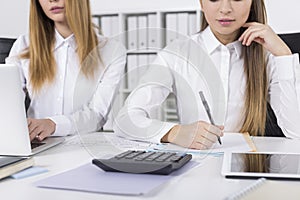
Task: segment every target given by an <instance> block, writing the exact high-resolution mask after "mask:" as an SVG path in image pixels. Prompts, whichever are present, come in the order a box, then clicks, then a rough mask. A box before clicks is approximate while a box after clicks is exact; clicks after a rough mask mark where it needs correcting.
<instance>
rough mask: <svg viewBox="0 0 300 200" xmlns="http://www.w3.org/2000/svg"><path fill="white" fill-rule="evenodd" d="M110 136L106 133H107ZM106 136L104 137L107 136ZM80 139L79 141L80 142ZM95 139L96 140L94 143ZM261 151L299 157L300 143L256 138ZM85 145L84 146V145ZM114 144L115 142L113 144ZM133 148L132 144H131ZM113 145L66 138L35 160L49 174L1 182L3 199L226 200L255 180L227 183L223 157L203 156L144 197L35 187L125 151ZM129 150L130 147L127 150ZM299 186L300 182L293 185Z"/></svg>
mask: <svg viewBox="0 0 300 200" xmlns="http://www.w3.org/2000/svg"><path fill="white" fill-rule="evenodd" d="M106 134H107V133H106ZM104 135H105V134H104ZM79 138H80V140H79ZM95 138H96V139H95ZM253 140H254V143H255V144H256V146H257V150H258V151H265V152H266V151H267V152H268V151H273V152H282V151H286V152H297V153H300V148H299V146H300V140H290V139H286V138H260V137H255V138H253ZM82 142H83V144H82ZM113 143H114V142H113ZM130 145H132V144H130ZM121 147H122V149H121V148H120V145H112V144H111V142H108V141H107V137H104V136H103V134H102V133H92V134H88V135H86V136H84V137H79V136H73V137H69V138H67V140H66V142H65V143H64V144H61V145H59V146H56V147H54V148H52V149H49V150H47V151H45V152H42V153H40V154H38V155H36V156H34V159H35V163H36V164H35V165H36V166H40V167H44V168H47V169H48V170H49V172H47V173H44V174H40V175H36V176H32V177H28V178H24V179H20V180H14V179H11V178H7V179H4V180H1V181H0V194H1V199H11V200H13V199H30V200H35V199H43V200H48V199H49V200H53V199H72V200H76V199H97V200H98V199H160V200H162V199H200V198H201V199H208V200H210V199H213V200H215V199H223V198H224V197H226V196H228V195H230V194H232V193H234V192H236V191H239V190H240V189H242V188H245V187H246V186H248V185H249V184H251V183H252V182H254V181H255V180H243V179H225V178H224V177H223V176H222V175H221V166H222V157H223V156H216V155H215V156H214V155H205V156H204V155H201V156H199V157H196V158H195V159H196V160H197V161H200V162H201V164H200V165H199V166H198V167H196V168H194V169H192V170H190V171H189V172H187V173H186V174H184V175H182V176H180V177H176V178H174V179H172V181H169V182H168V183H166V184H164V185H163V186H162V187H160V188H158V189H156V190H155V191H152V192H150V193H149V194H147V195H144V196H138V197H132V196H119V195H108V194H98V193H97V194H96V193H87V192H77V191H67V190H55V189H44V188H37V187H35V186H33V183H34V182H35V181H38V180H41V179H43V178H46V177H49V176H51V175H54V174H57V173H61V172H63V171H67V170H69V169H72V168H76V167H78V166H80V165H83V164H86V163H88V162H91V160H92V158H93V156H95V155H96V154H98V155H107V154H114V153H118V152H120V151H123V150H124V148H126V146H124V145H123V146H122V145H121ZM127 147H128V146H127ZM294 184H299V186H300V182H294Z"/></svg>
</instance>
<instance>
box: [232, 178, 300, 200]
mask: <svg viewBox="0 0 300 200" xmlns="http://www.w3.org/2000/svg"><path fill="white" fill-rule="evenodd" d="M299 188H300V183H299V182H283V181H270V180H267V179H265V178H260V179H258V180H257V181H256V182H254V183H253V184H251V185H249V186H248V187H246V188H245V189H243V190H241V191H239V192H237V193H235V194H232V195H231V196H229V197H227V198H226V200H239V199H240V200H253V199H272V200H279V199H280V200H282V199H288V200H296V199H297V200H299V197H300V190H299Z"/></svg>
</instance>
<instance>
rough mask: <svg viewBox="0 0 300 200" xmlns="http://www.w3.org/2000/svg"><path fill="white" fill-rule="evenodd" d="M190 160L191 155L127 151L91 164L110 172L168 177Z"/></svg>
mask: <svg viewBox="0 0 300 200" xmlns="http://www.w3.org/2000/svg"><path fill="white" fill-rule="evenodd" d="M191 159H192V155H191V154H183V153H172V152H161V151H158V152H155V151H132V150H129V151H125V152H123V153H120V154H118V155H116V156H114V157H112V158H109V159H93V160H92V163H93V164H94V165H96V166H98V167H100V168H101V169H103V170H104V171H110V172H124V173H135V174H161V175H168V174H170V173H171V172H173V171H175V170H177V169H179V168H181V167H182V166H183V165H185V164H186V163H187V162H188V161H190V160H191Z"/></svg>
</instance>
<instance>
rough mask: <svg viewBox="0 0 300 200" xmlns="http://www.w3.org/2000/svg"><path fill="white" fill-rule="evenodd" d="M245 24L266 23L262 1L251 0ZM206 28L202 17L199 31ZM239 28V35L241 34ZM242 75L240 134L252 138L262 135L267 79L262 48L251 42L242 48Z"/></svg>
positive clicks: (265, 109)
mask: <svg viewBox="0 0 300 200" xmlns="http://www.w3.org/2000/svg"><path fill="white" fill-rule="evenodd" d="M247 22H259V23H262V24H265V23H266V9H265V4H264V0H253V1H252V5H251V10H250V14H249V17H248V20H247ZM207 26H208V23H207V21H206V19H205V17H204V16H203V17H202V24H201V31H203V30H204V29H205V28H206V27H207ZM243 30H244V29H243V28H241V30H240V33H242V32H243ZM242 52H243V54H242V56H243V59H244V73H245V76H246V79H247V82H246V92H245V94H246V95H245V99H244V110H243V116H245V119H244V121H243V125H242V128H241V130H240V132H249V133H250V134H251V135H253V136H257V135H264V132H265V124H266V117H267V116H266V115H267V96H268V78H267V69H266V68H267V67H266V61H265V52H264V49H263V47H262V46H261V45H260V44H258V43H256V42H252V44H251V45H250V46H249V47H246V46H243V49H242Z"/></svg>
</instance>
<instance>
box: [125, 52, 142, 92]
mask: <svg viewBox="0 0 300 200" xmlns="http://www.w3.org/2000/svg"><path fill="white" fill-rule="evenodd" d="M137 67H138V58H137V55H128V56H127V89H128V90H130V91H131V90H133V89H134V88H135V86H136V85H137V82H138V76H139V74H138V69H137Z"/></svg>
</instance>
